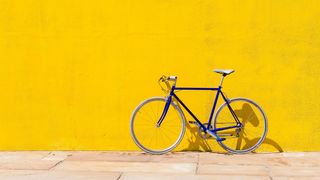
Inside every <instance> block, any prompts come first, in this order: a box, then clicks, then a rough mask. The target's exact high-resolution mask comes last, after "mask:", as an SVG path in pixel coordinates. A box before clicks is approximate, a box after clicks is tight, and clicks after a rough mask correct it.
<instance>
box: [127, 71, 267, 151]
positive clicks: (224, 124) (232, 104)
mask: <svg viewBox="0 0 320 180" xmlns="http://www.w3.org/2000/svg"><path fill="white" fill-rule="evenodd" d="M214 72H216V73H219V74H221V75H222V77H221V80H220V85H219V86H218V87H216V88H207V87H176V83H177V77H176V76H169V77H166V76H162V77H161V78H160V79H159V81H158V83H159V85H160V87H161V89H162V90H164V91H165V92H166V93H167V94H168V95H167V96H166V97H152V98H149V99H147V100H144V101H143V102H141V103H140V104H139V105H138V106H137V107H136V109H135V110H134V111H133V113H132V116H131V121H130V133H131V137H132V139H133V140H134V142H135V144H136V145H137V146H138V147H139V148H140V149H141V150H143V151H145V152H147V153H150V154H164V153H167V152H170V151H172V150H173V149H174V148H175V147H176V146H177V145H178V144H179V143H180V142H181V140H182V138H183V136H184V133H185V123H186V118H185V116H184V112H183V111H182V108H181V106H182V107H183V108H184V110H185V111H186V112H187V113H189V114H190V116H191V117H192V118H193V119H194V121H188V122H189V123H191V124H194V125H196V126H197V127H198V128H199V135H200V137H202V138H204V139H206V138H210V137H213V138H215V139H216V140H217V142H218V143H219V145H220V146H222V148H224V149H225V150H226V151H228V152H230V153H248V152H252V151H254V150H255V149H257V148H258V147H259V146H260V145H261V143H262V142H263V140H264V139H265V137H266V134H267V130H268V127H267V117H266V114H265V113H264V111H263V110H262V108H261V107H260V106H259V105H258V104H257V103H255V102H254V101H252V100H250V99H247V98H233V99H228V98H227V96H226V95H225V94H224V93H223V92H222V90H221V89H222V83H223V80H224V78H225V77H226V76H227V75H230V74H231V73H233V72H234V70H220V69H216V70H214ZM161 84H165V85H166V88H165V87H163V85H161ZM187 90H188V91H191V90H196V91H216V92H217V93H216V96H215V98H214V103H213V107H212V110H211V113H210V117H209V120H208V122H207V123H202V122H201V121H200V120H199V119H198V118H197V117H196V116H195V115H194V113H192V111H191V110H190V109H189V108H188V107H187V106H186V105H185V103H183V101H182V100H181V99H180V98H179V97H178V96H177V95H176V93H175V92H177V91H187ZM220 95H221V96H222V98H223V100H224V103H223V104H222V105H221V106H220V107H219V108H218V110H217V112H216V113H215V114H214V112H215V108H216V105H217V101H218V98H219V96H220ZM212 119H213V121H212ZM249 136H253V138H252V137H249Z"/></svg>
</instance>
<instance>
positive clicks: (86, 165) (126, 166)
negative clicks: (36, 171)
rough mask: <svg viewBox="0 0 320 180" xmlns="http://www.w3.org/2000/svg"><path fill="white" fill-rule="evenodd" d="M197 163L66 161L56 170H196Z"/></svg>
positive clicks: (179, 171)
mask: <svg viewBox="0 0 320 180" xmlns="http://www.w3.org/2000/svg"><path fill="white" fill-rule="evenodd" d="M196 167H197V164H196V163H154V162H105V161H65V162H63V163H61V164H59V166H56V167H55V168H54V170H63V171H108V172H161V173H191V174H194V173H195V172H196Z"/></svg>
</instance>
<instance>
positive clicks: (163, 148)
mask: <svg viewBox="0 0 320 180" xmlns="http://www.w3.org/2000/svg"><path fill="white" fill-rule="evenodd" d="M165 104H166V98H164V97H153V98H150V99H147V100H145V101H143V102H142V103H141V104H140V105H138V107H137V108H136V109H135V110H134V111H133V114H132V117H131V122H130V132H131V137H132V139H133V140H134V142H135V143H136V145H137V146H138V147H139V148H140V149H142V150H143V151H145V152H147V153H150V154H164V153H167V152H170V151H171V150H173V149H174V148H175V147H176V146H177V145H178V144H179V143H180V141H181V140H182V138H183V135H184V133H185V118H184V115H183V112H182V110H181V109H180V108H179V107H178V105H177V104H175V103H174V102H172V103H171V105H170V107H169V109H168V112H167V114H166V116H165V119H164V120H163V122H162V123H161V125H160V126H159V127H158V126H157V122H158V120H159V119H160V117H161V114H162V112H163V110H164V107H165Z"/></svg>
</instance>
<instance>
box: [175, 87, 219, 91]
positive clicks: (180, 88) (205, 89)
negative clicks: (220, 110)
mask: <svg viewBox="0 0 320 180" xmlns="http://www.w3.org/2000/svg"><path fill="white" fill-rule="evenodd" d="M173 89H174V90H204V91H217V90H219V89H220V88H201V87H200V88H198V87H174V88H173Z"/></svg>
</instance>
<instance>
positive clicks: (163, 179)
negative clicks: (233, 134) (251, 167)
mask: <svg viewBox="0 0 320 180" xmlns="http://www.w3.org/2000/svg"><path fill="white" fill-rule="evenodd" d="M149 179H153V180H175V179H180V180H182V179H183V180H208V179H227V180H260V179H261V180H270V177H269V176H245V175H244V176H239V175H237V176H232V175H190V174H189V175H184V174H159V173H148V174H146V173H124V174H122V175H121V178H120V180H149Z"/></svg>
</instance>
